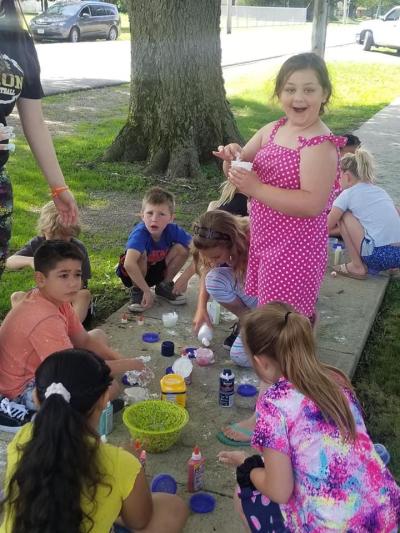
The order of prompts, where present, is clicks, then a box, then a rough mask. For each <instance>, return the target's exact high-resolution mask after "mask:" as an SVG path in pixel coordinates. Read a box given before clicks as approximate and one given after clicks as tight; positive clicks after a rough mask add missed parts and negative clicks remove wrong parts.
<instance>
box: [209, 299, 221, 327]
mask: <svg viewBox="0 0 400 533" xmlns="http://www.w3.org/2000/svg"><path fill="white" fill-rule="evenodd" d="M207 312H208V316H209V317H210V320H211V322H212V324H213V325H214V326H217V325H218V324H219V321H220V318H221V305H220V304H219V303H218V302H217V301H216V300H211V301H210V302H207Z"/></svg>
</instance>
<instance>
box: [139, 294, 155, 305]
mask: <svg viewBox="0 0 400 533" xmlns="http://www.w3.org/2000/svg"><path fill="white" fill-rule="evenodd" d="M141 303H142V305H143V307H144V308H145V309H148V308H149V307H152V305H153V303H154V294H153V293H152V292H151V291H150V290H148V291H144V292H143V298H142V302H141Z"/></svg>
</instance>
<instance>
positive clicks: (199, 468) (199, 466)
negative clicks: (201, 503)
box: [188, 446, 206, 492]
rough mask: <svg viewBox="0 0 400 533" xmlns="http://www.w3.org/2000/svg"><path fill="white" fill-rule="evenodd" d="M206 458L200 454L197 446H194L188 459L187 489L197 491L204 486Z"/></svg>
mask: <svg viewBox="0 0 400 533" xmlns="http://www.w3.org/2000/svg"><path fill="white" fill-rule="evenodd" d="M205 462H206V459H205V457H203V456H202V455H201V452H200V449H199V447H198V446H195V447H194V450H193V453H192V456H191V458H190V459H189V461H188V491H189V492H197V491H198V490H202V488H203V487H204V473H205V468H206V466H205Z"/></svg>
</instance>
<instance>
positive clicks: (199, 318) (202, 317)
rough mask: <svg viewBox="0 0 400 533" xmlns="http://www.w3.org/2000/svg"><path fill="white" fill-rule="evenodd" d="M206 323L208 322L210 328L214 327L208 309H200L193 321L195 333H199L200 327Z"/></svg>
mask: <svg viewBox="0 0 400 533" xmlns="http://www.w3.org/2000/svg"><path fill="white" fill-rule="evenodd" d="M204 323H206V324H207V326H208V327H210V328H212V327H213V325H212V323H211V320H210V315H209V314H208V313H207V309H198V310H197V311H196V314H195V315H194V317H193V321H192V327H193V333H194V334H195V335H197V334H198V333H199V329H200V328H201V326H202V325H203V324H204Z"/></svg>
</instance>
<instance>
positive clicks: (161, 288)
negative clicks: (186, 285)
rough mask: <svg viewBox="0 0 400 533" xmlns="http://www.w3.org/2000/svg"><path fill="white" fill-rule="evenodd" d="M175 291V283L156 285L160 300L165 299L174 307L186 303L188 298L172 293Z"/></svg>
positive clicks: (163, 282) (168, 282) (165, 282)
mask: <svg viewBox="0 0 400 533" xmlns="http://www.w3.org/2000/svg"><path fill="white" fill-rule="evenodd" d="M173 289H174V282H173V281H162V282H161V283H159V284H158V285H156V288H155V293H156V294H157V296H160V298H164V299H165V300H167V302H169V303H170V304H172V305H183V304H185V303H186V296H184V295H183V294H174V293H173V292H172V291H173Z"/></svg>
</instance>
